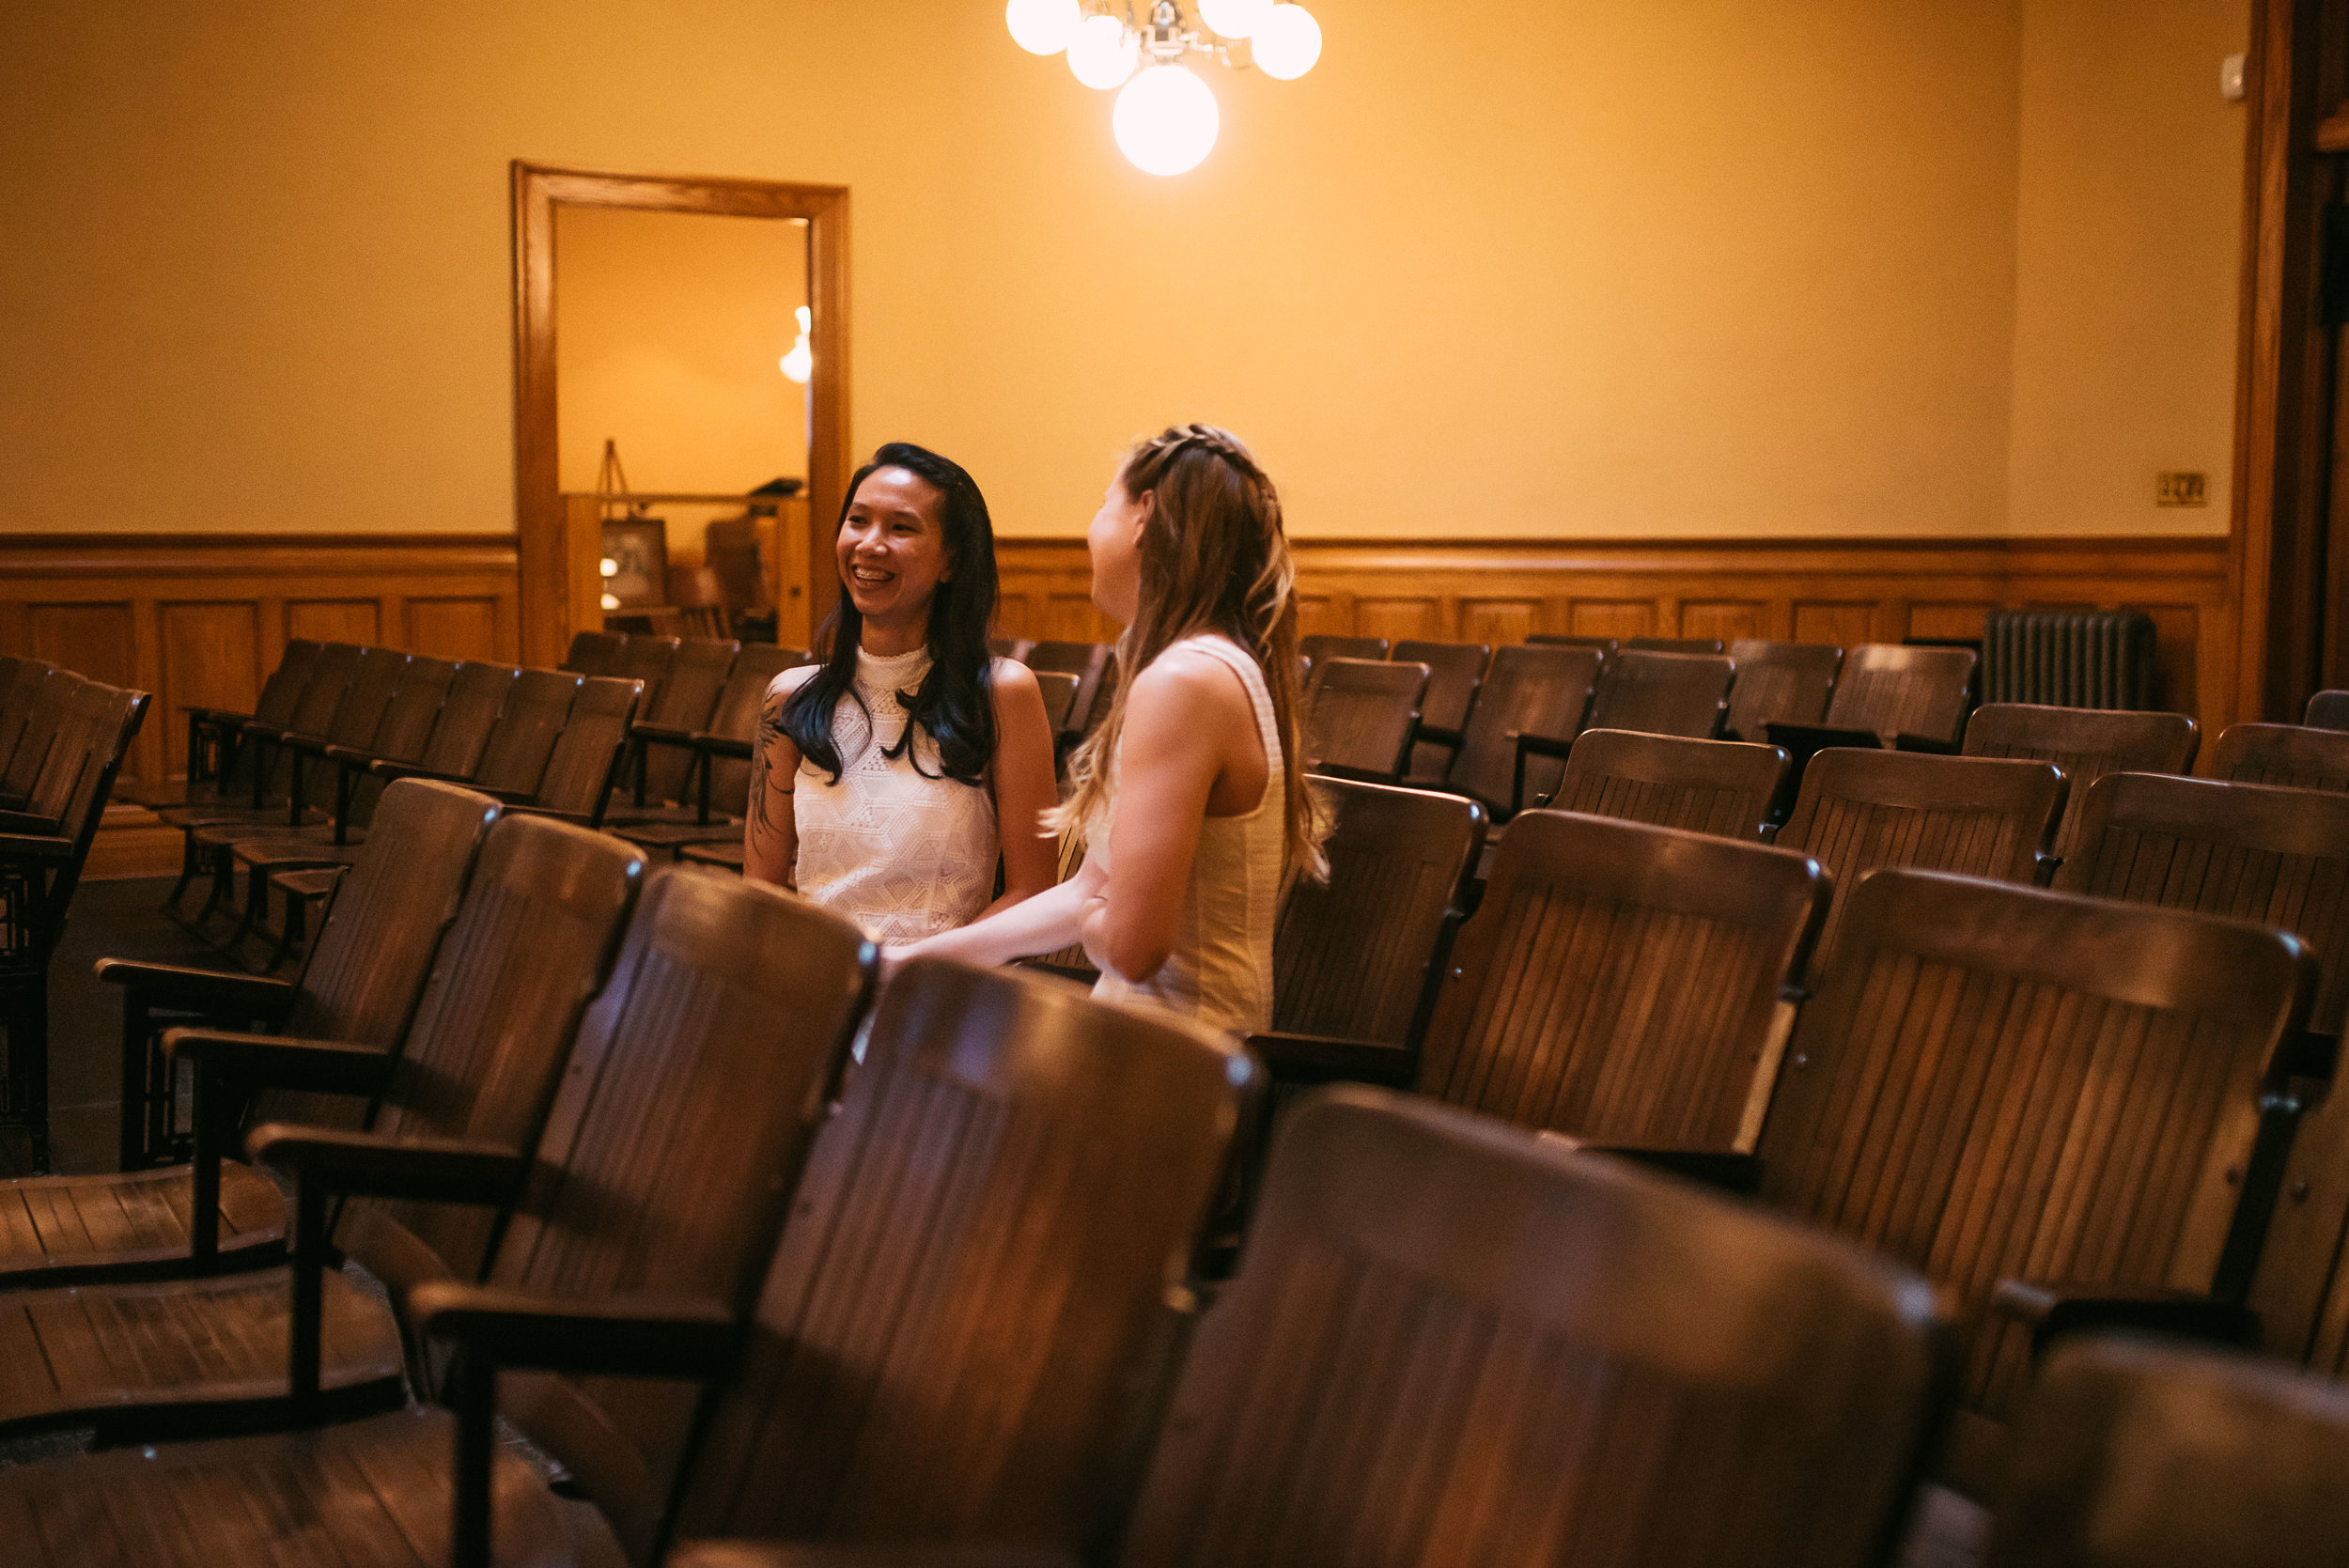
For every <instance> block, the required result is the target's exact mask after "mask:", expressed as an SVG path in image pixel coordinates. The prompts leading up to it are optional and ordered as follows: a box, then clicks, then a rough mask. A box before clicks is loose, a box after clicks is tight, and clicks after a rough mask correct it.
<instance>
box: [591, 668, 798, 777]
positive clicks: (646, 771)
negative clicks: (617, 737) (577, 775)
mask: <svg viewBox="0 0 2349 1568" xmlns="http://www.w3.org/2000/svg"><path fill="white" fill-rule="evenodd" d="M741 648H742V645H741V644H739V643H736V642H733V641H731V640H728V641H723V642H721V641H715V640H712V639H708V638H700V637H690V638H686V639H685V640H683V641H681V642H680V643H679V644H677V653H676V656H675V657H674V658H673V659H672V660H670V663H669V674H668V678H667V679H665V680H663V681H662V682H661V686H660V688H659V690H658V691H657V692H656V691H654V690H653V689H652V688H650V687H647V688H646V691H645V694H644V697H643V699H642V700H641V701H640V702H639V703H638V704H637V710H636V712H637V717H636V719H635V721H634V722H633V723H632V724H631V725H630V731H629V751H628V763H627V766H626V768H624V769H623V773H622V777H623V784H622V788H623V791H624V792H625V791H627V790H630V789H632V790H633V795H632V796H631V797H630V798H629V799H626V800H621V801H615V802H614V805H613V807H612V809H611V812H610V813H608V814H607V815H613V816H614V819H615V820H620V821H629V820H660V819H661V808H663V807H670V808H679V807H681V808H683V809H684V811H686V812H687V813H689V814H690V812H691V810H692V806H691V797H690V796H689V795H688V794H687V786H688V784H689V783H690V782H691V781H692V778H693V776H694V771H695V770H694V767H693V762H694V756H693V752H692V748H691V747H690V746H677V745H675V744H669V745H659V746H656V745H653V744H651V743H650V742H651V737H654V736H661V737H672V736H676V735H679V734H683V735H688V736H691V735H695V734H698V733H700V732H702V731H704V730H708V729H710V728H711V727H713V725H712V716H713V715H714V714H715V713H716V711H717V707H718V703H719V700H720V699H721V698H722V697H723V696H725V695H726V694H727V687H728V681H729V677H730V676H731V675H732V674H733V671H734V665H735V660H736V657H737V655H739V653H740V652H741ZM775 651H777V652H779V651H780V650H775ZM771 657H772V656H771V654H770V656H769V658H770V659H771ZM767 661H768V660H761V661H760V662H761V663H762V664H763V663H765V662H767ZM769 678H770V679H771V678H773V677H772V675H770V676H769ZM761 690H762V691H763V690H764V689H763V688H762V689H761ZM639 725H641V726H643V733H641V734H640V733H638V728H637V726H639Z"/></svg>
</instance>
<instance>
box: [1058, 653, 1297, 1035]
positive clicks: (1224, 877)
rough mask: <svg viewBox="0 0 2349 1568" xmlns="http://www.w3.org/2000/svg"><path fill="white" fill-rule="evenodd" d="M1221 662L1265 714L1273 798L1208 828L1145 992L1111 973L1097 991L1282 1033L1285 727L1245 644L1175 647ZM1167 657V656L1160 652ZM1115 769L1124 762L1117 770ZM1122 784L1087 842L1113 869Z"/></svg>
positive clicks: (1238, 1027)
mask: <svg viewBox="0 0 2349 1568" xmlns="http://www.w3.org/2000/svg"><path fill="white" fill-rule="evenodd" d="M1175 648H1185V649H1192V650H1196V651H1197V652H1200V653H1204V654H1208V655H1211V656H1213V657H1214V658H1216V659H1220V660H1222V661H1223V662H1224V663H1225V664H1226V665H1228V666H1229V667H1230V668H1231V670H1232V671H1233V673H1234V674H1236V675H1238V676H1239V679H1240V684H1241V685H1243V686H1245V687H1246V688H1247V689H1248V701H1249V703H1250V705H1251V706H1253V707H1254V708H1255V710H1256V735H1257V737H1258V738H1259V739H1260V740H1261V741H1262V742H1263V744H1264V758H1265V784H1264V796H1263V798H1262V799H1260V800H1258V801H1257V802H1256V806H1255V809H1254V810H1253V811H1249V812H1243V813H1242V814H1240V815H1237V816H1210V817H1208V818H1207V819H1206V822H1204V823H1203V824H1201V826H1200V830H1199V850H1198V853H1197V854H1196V855H1194V856H1193V857H1192V858H1191V862H1190V884H1189V885H1188V886H1187V887H1185V888H1184V890H1183V914H1182V921H1181V924H1180V925H1179V926H1178V927H1177V929H1176V934H1175V951H1174V953H1173V954H1172V955H1170V956H1169V957H1168V958H1167V960H1166V964H1165V966H1164V967H1163V968H1161V969H1160V970H1159V972H1158V973H1156V974H1154V975H1152V976H1151V977H1150V978H1149V979H1148V980H1147V981H1144V982H1143V984H1141V985H1138V986H1137V985H1135V984H1134V983H1132V982H1131V981H1128V980H1127V979H1125V978H1124V977H1122V976H1120V975H1117V974H1113V973H1111V972H1109V971H1107V970H1104V971H1103V972H1102V975H1101V978H1100V981H1099V982H1098V983H1097V985H1095V986H1094V987H1093V994H1094V995H1095V996H1096V997H1098V998H1100V999H1101V1000H1102V1001H1117V1002H1126V1001H1144V1000H1146V1001H1152V1002H1155V1003H1157V1004H1158V1005H1159V1006H1162V1007H1167V1008H1171V1009H1173V1010H1174V1011H1175V1012H1177V1013H1181V1014H1184V1015H1186V1016H1187V1017H1195V1018H1197V1019H1199V1020H1200V1021H1201V1022H1202V1023H1209V1024H1214V1025H1217V1026H1219V1027H1221V1028H1223V1029H1229V1030H1233V1031H1236V1032H1242V1033H1245V1032H1248V1031H1250V1030H1258V1029H1269V1028H1271V1027H1272V923H1273V921H1274V919H1275V918H1276V917H1277V916H1278V915H1279V913H1280V904H1281V877H1282V871H1283V859H1284V857H1285V855H1286V839H1287V832H1286V815H1287V814H1286V806H1285V802H1286V800H1287V793H1286V789H1285V786H1284V781H1283V768H1282V764H1281V729H1280V725H1279V724H1278V723H1277V722H1275V721H1274V719H1273V716H1272V692H1271V691H1270V690H1269V689H1268V688H1267V687H1266V685H1265V679H1264V672H1263V671H1262V670H1261V669H1259V668H1258V667H1257V665H1256V660H1254V659H1253V658H1252V657H1251V656H1250V655H1249V654H1248V653H1247V652H1246V651H1245V650H1244V649H1242V648H1241V647H1240V646H1239V644H1237V643H1234V642H1233V641H1232V640H1231V639H1230V638H1228V637H1221V636H1217V635H1213V634H1208V635H1205V636H1198V637H1186V638H1184V639H1183V640H1182V641H1180V642H1178V643H1174V644H1169V646H1168V649H1167V651H1168V652H1170V653H1171V652H1173V651H1174V650H1175ZM1159 657H1160V658H1164V657H1165V655H1164V654H1161V655H1159ZM1112 766H1114V764H1112ZM1116 815H1117V797H1116V790H1115V787H1114V782H1113V781H1112V790H1111V794H1110V801H1109V805H1108V808H1107V810H1106V811H1105V812H1104V813H1103V814H1102V818H1101V823H1100V826H1101V830H1102V831H1100V832H1099V833H1098V834H1092V833H1089V834H1088V835H1087V837H1088V840H1089V843H1090V845H1091V846H1093V847H1094V848H1095V849H1096V851H1097V853H1098V854H1099V856H1100V859H1101V864H1102V867H1103V869H1105V870H1106V869H1107V868H1108V866H1109V832H1108V830H1109V828H1110V826H1111V824H1112V823H1113V822H1114V821H1115V820H1116Z"/></svg>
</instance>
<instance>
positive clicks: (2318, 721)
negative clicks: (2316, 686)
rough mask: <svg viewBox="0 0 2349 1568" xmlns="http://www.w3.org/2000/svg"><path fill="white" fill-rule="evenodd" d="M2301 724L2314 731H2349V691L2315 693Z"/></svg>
mask: <svg viewBox="0 0 2349 1568" xmlns="http://www.w3.org/2000/svg"><path fill="white" fill-rule="evenodd" d="M2300 722H2301V723H2302V724H2304V725H2306V726H2307V727H2308V728H2310V729H2312V730H2349V691H2319V692H2316V693H2314V694H2313V695H2311V696H2310V698H2309V706H2308V708H2307V710H2306V711H2305V712H2303V713H2302V714H2301V716H2300Z"/></svg>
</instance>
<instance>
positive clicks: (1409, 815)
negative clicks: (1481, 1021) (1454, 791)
mask: <svg viewBox="0 0 2349 1568" xmlns="http://www.w3.org/2000/svg"><path fill="white" fill-rule="evenodd" d="M1319 787H1320V788H1322V789H1323V790H1324V791H1325V795H1324V799H1325V800H1326V801H1327V802H1328V804H1329V807H1330V818H1331V821H1330V836H1329V838H1328V839H1326V840H1325V841H1324V842H1323V845H1322V847H1323V849H1324V850H1325V851H1326V852H1327V853H1328V855H1329V857H1330V879H1329V880H1328V881H1327V882H1314V881H1309V880H1307V879H1306V878H1304V877H1298V878H1297V879H1296V880H1295V881H1294V882H1292V883H1291V885H1290V887H1289V890H1288V896H1287V897H1286V898H1285V899H1284V900H1283V902H1282V905H1281V918H1280V922H1279V924H1276V925H1275V926H1274V927H1273V931H1272V1027H1273V1028H1274V1029H1276V1030H1284V1031H1288V1032H1293V1033H1300V1034H1320V1035H1328V1036H1331V1037H1334V1038H1338V1039H1345V1040H1375V1041H1377V1042H1379V1043H1380V1044H1383V1045H1392V1046H1406V1047H1416V1046H1417V1045H1418V1044H1419V1036H1420V1032H1421V1031H1422V1030H1423V1029H1424V1028H1425V1026H1426V1016H1427V1009H1428V1006H1429V1005H1430V1004H1431V1003H1432V1001H1433V1000H1434V984H1435V980H1436V964H1437V962H1438V960H1439V958H1441V957H1442V955H1443V953H1444V950H1445V948H1446V946H1447V945H1448V944H1447V938H1448V937H1449V935H1450V933H1451V929H1452V927H1453V926H1455V924H1457V923H1458V921H1459V918H1460V914H1461V912H1462V911H1463V910H1464V909H1465V908H1467V903H1466V899H1467V893H1468V878H1469V877H1470V874H1471V873H1473V872H1474V871H1475V869H1476V862H1477V858H1478V857H1479V855H1480V854H1481V853H1482V852H1483V850H1484V846H1485V812H1484V808H1483V807H1481V806H1479V805H1477V803H1476V802H1475V801H1473V800H1467V799H1465V798H1463V797H1461V796H1457V795H1438V794H1435V793H1433V792H1431V791H1427V790H1418V789H1390V788H1387V787H1385V786H1383V785H1379V784H1346V783H1342V782H1339V781H1334V780H1333V781H1331V782H1330V783H1328V784H1324V785H1321V786H1319Z"/></svg>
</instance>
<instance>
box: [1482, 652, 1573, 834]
mask: <svg viewBox="0 0 2349 1568" xmlns="http://www.w3.org/2000/svg"><path fill="white" fill-rule="evenodd" d="M1605 661H1606V656H1605V655H1604V654H1603V653H1601V652H1600V651H1599V650H1598V649H1596V648H1588V647H1564V646H1549V645H1537V644H1517V645H1515V646H1511V647H1504V648H1502V649H1501V650H1500V651H1499V652H1497V653H1495V654H1494V655H1493V660H1492V666H1491V668H1490V669H1488V670H1487V671H1486V674H1485V680H1484V685H1483V686H1482V687H1481V688H1480V689H1479V690H1478V691H1477V694H1476V702H1475V706H1472V707H1470V709H1469V715H1468V722H1467V725H1466V727H1465V728H1464V729H1463V730H1462V731H1461V744H1460V749H1459V751H1458V752H1457V753H1455V755H1454V756H1453V759H1452V766H1451V768H1449V769H1448V770H1447V771H1446V774H1445V780H1444V787H1445V788H1447V789H1449V790H1451V791H1452V792H1453V793H1455V794H1458V795H1466V796H1468V797H1469V798H1470V799H1471V800H1476V801H1478V802H1479V803H1480V804H1482V805H1483V806H1484V808H1485V810H1486V813H1487V814H1488V815H1490V816H1491V817H1492V819H1493V821H1494V822H1495V823H1496V824H1499V823H1502V822H1505V821H1507V820H1508V817H1509V815H1510V814H1511V813H1512V811H1513V810H1514V809H1515V805H1516V800H1517V797H1518V796H1519V795H1520V794H1522V795H1523V796H1524V797H1525V798H1527V799H1531V798H1532V797H1533V796H1535V795H1541V794H1545V793H1548V792H1552V791H1554V790H1556V789H1557V787H1558V779H1559V775H1560V773H1561V772H1562V771H1563V768H1562V766H1561V765H1560V764H1559V763H1557V762H1555V761H1553V760H1551V759H1548V758H1547V757H1538V756H1537V757H1535V758H1534V759H1532V762H1531V763H1529V764H1527V765H1526V766H1524V767H1522V768H1520V767H1519V766H1518V752H1517V740H1518V737H1520V736H1527V735H1532V736H1540V737H1548V738H1549V739H1553V740H1558V741H1561V742H1563V741H1570V740H1572V739H1573V738H1574V737H1575V736H1576V735H1577V734H1578V733H1579V731H1580V730H1581V728H1582V716H1583V714H1584V713H1585V712H1586V711H1588V710H1589V708H1590V706H1591V688H1592V687H1593V686H1594V685H1595V684H1596V683H1597V681H1598V674H1599V669H1600V666H1601V665H1602V664H1604V663H1605Z"/></svg>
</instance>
